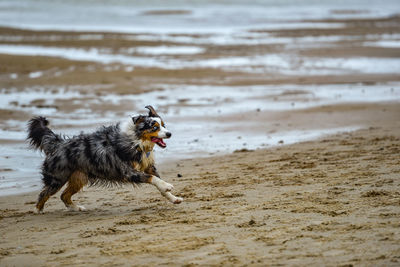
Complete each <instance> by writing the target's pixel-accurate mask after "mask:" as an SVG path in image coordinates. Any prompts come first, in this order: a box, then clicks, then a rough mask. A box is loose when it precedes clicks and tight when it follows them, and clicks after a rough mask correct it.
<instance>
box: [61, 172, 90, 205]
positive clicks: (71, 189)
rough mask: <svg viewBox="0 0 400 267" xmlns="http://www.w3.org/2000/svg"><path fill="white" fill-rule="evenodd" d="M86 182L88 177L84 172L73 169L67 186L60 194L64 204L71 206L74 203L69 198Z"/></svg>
mask: <svg viewBox="0 0 400 267" xmlns="http://www.w3.org/2000/svg"><path fill="white" fill-rule="evenodd" d="M87 183H88V178H87V176H86V174H84V173H82V172H80V171H75V172H74V173H73V174H72V175H71V177H70V178H69V181H68V186H67V188H66V189H65V190H64V192H63V193H62V194H61V200H62V201H63V202H64V204H65V206H67V207H70V206H73V205H74V203H73V202H72V200H71V197H72V195H74V194H75V193H78V192H79V191H80V190H81V189H82V187H84V186H85V185H86V184H87Z"/></svg>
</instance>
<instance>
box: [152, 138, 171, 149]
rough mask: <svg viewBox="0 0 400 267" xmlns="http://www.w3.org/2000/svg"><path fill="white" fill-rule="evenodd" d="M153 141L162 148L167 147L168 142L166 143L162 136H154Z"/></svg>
mask: <svg viewBox="0 0 400 267" xmlns="http://www.w3.org/2000/svg"><path fill="white" fill-rule="evenodd" d="M151 142H153V143H156V144H157V145H159V146H160V147H162V148H166V147H167V144H165V143H164V140H163V139H162V138H158V137H152V138H151Z"/></svg>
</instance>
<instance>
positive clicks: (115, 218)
mask: <svg viewBox="0 0 400 267" xmlns="http://www.w3.org/2000/svg"><path fill="white" fill-rule="evenodd" d="M382 121H385V117H384V116H382V118H381V122H380V126H378V127H370V128H368V129H364V130H359V131H356V132H352V133H343V134H337V135H333V136H329V137H326V138H323V139H321V140H317V141H312V142H305V143H300V144H295V145H289V146H280V147H276V148H273V149H269V150H256V151H238V152H236V153H233V154H232V155H227V156H223V157H213V158H205V159H193V160H183V161H179V162H175V163H173V164H171V163H170V164H168V165H163V166H160V170H161V174H162V176H163V177H164V178H165V179H166V180H167V181H169V182H172V183H173V184H174V185H175V190H174V191H175V192H176V193H177V195H179V196H182V197H184V199H185V200H184V202H183V203H182V204H180V205H172V204H170V203H168V202H167V201H166V200H164V199H163V198H162V197H161V196H160V195H159V193H158V192H157V191H156V189H155V188H152V187H151V186H143V187H142V188H139V189H133V188H131V187H130V186H126V187H122V188H118V189H116V188H114V189H104V188H94V187H91V188H86V189H84V190H83V192H81V193H79V194H77V196H76V197H75V200H76V202H77V203H80V204H83V205H85V206H86V208H88V211H87V212H68V211H65V210H64V207H63V204H62V202H61V201H60V200H59V193H58V194H57V195H56V197H52V198H51V199H50V200H49V202H48V204H47V206H46V209H45V210H46V213H45V214H42V215H36V214H33V213H32V208H33V206H34V202H35V199H36V196H37V193H31V194H25V195H18V196H9V197H2V198H0V210H1V219H0V226H1V227H0V229H1V230H0V233H1V236H2V240H1V241H0V258H1V262H2V265H3V266H14V265H23V264H28V263H29V265H43V266H53V265H54V264H57V265H61V266H64V265H65V266H66V265H68V266H71V265H74V266H77V265H79V266H83V265H85V266H87V265H89V266H99V265H107V266H109V265H117V266H131V265H132V264H134V265H137V266H149V265H168V266H176V265H185V266H194V265H198V264H199V265H256V266H257V265H258V266H265V265H273V266H275V265H298V266H306V265H331V266H338V265H346V266H350V265H362V266H364V265H375V266H376V265H380V266H396V265H398V264H399V261H400V246H399V242H400V240H399V237H400V230H399V229H400V224H399V218H400V194H399V190H400V167H399V166H400V161H399V158H400V157H399V156H400V149H399V148H400V124H399V121H392V123H390V124H386V126H383V125H382ZM386 122H387V120H386ZM178 175H179V176H181V177H178Z"/></svg>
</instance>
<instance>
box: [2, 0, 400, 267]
mask: <svg viewBox="0 0 400 267" xmlns="http://www.w3.org/2000/svg"><path fill="white" fill-rule="evenodd" d="M50 2H51V3H50ZM50 2H46V1H43V2H41V3H39V4H38V5H39V7H40V5H48V8H49V11H51V12H53V16H52V19H51V20H49V19H48V18H47V17H46V16H44V15H43V13H41V12H42V11H41V9H40V8H32V12H27V10H29V9H25V8H22V7H21V6H14V5H15V3H14V2H12V1H10V2H7V3H8V4H7V5H5V8H4V9H3V10H0V62H1V64H0V146H1V151H0V266H55V265H56V266H398V265H399V262H400V120H399V118H400V75H399V69H400V45H399V43H400V27H399V26H400V17H399V14H398V13H396V12H397V10H400V8H398V4H396V2H395V1H388V2H387V6H385V5H381V4H380V2H379V1H377V2H376V3H375V2H374V1H372V2H373V3H374V4H373V3H371V6H365V7H364V6H360V3H359V2H358V1H357V0H353V1H350V2H349V5H348V6H347V7H346V8H343V7H342V6H340V3H339V4H337V5H334V4H333V3H332V4H329V5H328V4H326V5H325V4H320V5H316V6H314V5H313V3H314V2H313V1H311V2H313V3H308V2H307V1H305V2H304V3H303V4H302V5H299V6H298V7H297V8H296V9H293V6H292V5H288V6H284V5H283V6H281V4H280V3H278V4H276V3H275V2H274V1H272V0H271V3H272V4H273V8H272V9H271V8H270V7H266V6H265V5H262V4H260V3H259V1H249V3H247V2H246V4H243V3H241V2H240V1H227V3H225V4H226V6H224V8H226V9H223V10H224V12H221V10H222V9H221V7H220V5H219V4H218V3H214V2H207V4H205V5H204V6H203V5H202V6H198V5H196V4H195V2H193V3H194V4H193V3H192V2H190V1H189V2H190V3H188V4H187V5H183V6H182V3H181V2H180V1H178V2H174V1H171V3H170V5H171V6H170V7H168V8H165V7H157V6H154V7H153V6H151V1H150V4H143V3H141V2H140V1H138V3H137V6H135V8H136V9H135V8H132V6H129V5H128V4H129V3H125V2H124V3H122V2H121V3H122V4H121V3H119V2H118V3H114V2H113V3H111V2H108V1H99V2H98V7H97V8H98V9H95V10H92V9H90V10H92V11H93V12H92V13H90V14H91V15H92V20H89V21H85V20H84V19H83V18H84V17H85V12H86V11H85V10H89V9H87V8H88V6H87V5H86V4H85V3H83V2H82V3H80V5H82V6H81V8H76V7H74V6H71V5H66V4H65V3H64V2H63V1H50ZM139 2H140V3H139ZM156 2H157V1H156ZM289 2H290V1H289ZM378 2H379V3H378ZM23 3H24V4H26V5H27V6H29V5H32V3H34V7H36V5H37V4H36V2H34V1H31V0H23ZM110 3H111V4H110ZM135 3H136V2H135ZM124 4H126V5H128V6H124ZM110 5H111V6H110ZM331 5H332V6H331ZM391 5H392V8H391ZM78 6H79V5H77V7H78ZM90 8H91V7H90ZM297 9H298V10H297ZM392 9H393V10H392ZM7 12H8V13H7ZM18 12H21V13H18ZM24 12H25V13H24ZM81 12H82V13H81ZM15 14H25V15H21V16H20V18H19V19H16V18H17V17H18V16H16V15H15ZM104 14H107V16H104ZM7 16H9V18H8V20H7ZM74 16H75V17H74ZM274 16H275V17H274ZM71 18H73V19H74V18H75V19H76V20H71ZM66 21H69V22H68V23H66ZM132 21H134V22H135V23H136V24H134V23H133V22H132ZM85 23H86V24H85ZM129 23H133V24H134V25H133V24H132V25H131V26H132V27H128V26H129V25H130V24H129ZM164 24H165V25H164ZM95 26H96V27H95ZM149 104H150V105H153V106H155V107H156V109H157V111H158V112H159V114H162V117H163V118H164V120H165V122H166V123H167V125H168V128H169V129H170V130H171V131H172V132H173V138H171V139H169V140H168V141H167V145H168V146H167V148H166V149H165V150H161V149H156V151H155V154H156V159H157V160H156V161H157V162H158V164H157V165H158V169H159V171H160V174H161V176H162V178H163V179H165V180H166V181H168V182H170V183H172V184H173V185H174V186H175V189H174V193H175V194H176V195H177V196H181V197H183V198H184V202H183V203H181V204H179V205H173V204H170V203H168V202H167V201H166V200H165V199H164V198H163V197H162V196H161V195H160V194H159V193H158V191H157V190H156V189H155V188H154V187H152V186H150V185H144V186H142V187H140V188H133V187H132V186H124V187H120V188H101V187H100V188H99V187H85V188H84V190H83V191H82V192H80V193H78V194H76V195H75V196H74V201H76V202H77V203H79V204H81V205H84V206H85V207H86V208H87V211H86V212H71V211H67V210H66V209H65V207H64V205H63V203H62V202H61V201H60V193H58V194H56V195H55V196H53V197H52V198H50V200H49V201H48V202H47V203H46V207H45V213H44V214H41V215H37V214H34V213H33V210H34V206H35V202H36V199H37V195H38V191H39V189H40V186H41V183H40V174H39V168H40V164H41V161H42V159H43V157H42V155H40V153H36V152H33V151H32V150H29V149H28V146H27V143H26V141H25V137H26V122H27V120H29V119H30V118H31V116H33V115H42V116H46V117H47V118H48V119H49V120H50V122H51V127H52V128H53V129H54V130H55V131H56V132H61V133H66V134H67V135H74V134H78V133H79V132H81V131H85V132H87V131H93V130H94V129H96V128H97V127H99V126H101V125H109V124H113V123H116V122H118V121H120V120H123V119H124V118H129V116H131V115H133V114H137V113H144V112H145V110H144V106H146V105H149Z"/></svg>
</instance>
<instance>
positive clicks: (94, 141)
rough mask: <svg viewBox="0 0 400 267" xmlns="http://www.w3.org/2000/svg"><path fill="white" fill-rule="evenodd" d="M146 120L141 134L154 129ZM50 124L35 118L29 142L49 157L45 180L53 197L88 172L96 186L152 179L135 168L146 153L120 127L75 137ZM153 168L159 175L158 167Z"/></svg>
mask: <svg viewBox="0 0 400 267" xmlns="http://www.w3.org/2000/svg"><path fill="white" fill-rule="evenodd" d="M142 117H143V118H144V122H145V123H143V124H142V123H141V124H142V125H141V128H142V129H137V131H139V130H143V129H144V128H147V127H151V123H150V121H151V120H146V117H148V116H142ZM134 119H138V118H137V117H134V118H132V120H134ZM47 125H48V121H47V119H46V118H44V117H34V118H32V119H31V120H30V121H29V123H28V140H29V142H30V144H31V146H32V147H33V148H35V149H40V150H41V151H43V152H44V153H45V154H46V158H45V160H44V162H43V165H42V176H43V178H42V180H43V183H44V185H45V188H47V190H48V192H49V193H50V194H53V193H54V191H55V192H56V191H58V190H59V189H60V188H61V187H62V186H63V185H64V184H65V183H66V182H67V181H68V179H69V177H70V176H71V175H72V173H73V172H75V171H80V172H83V173H85V174H86V175H87V176H88V180H89V183H90V184H92V185H93V184H99V185H106V186H107V185H114V184H124V183H132V184H140V183H143V182H146V181H147V180H148V179H149V178H150V175H149V174H147V173H144V172H140V171H137V170H135V169H134V168H133V166H132V162H140V161H141V159H142V153H145V152H143V151H141V149H140V148H139V144H138V143H137V142H135V140H132V137H130V136H128V135H127V134H126V133H123V132H122V131H121V129H120V125H119V124H117V125H113V126H108V127H105V126H103V127H101V128H100V129H98V130H97V131H96V132H94V133H90V134H85V133H81V134H79V135H77V136H73V137H71V138H68V137H64V136H61V135H58V134H55V133H54V132H53V131H52V130H50V129H49V128H48V127H47ZM136 134H139V133H136ZM151 168H152V171H153V173H154V174H155V175H156V176H159V175H158V174H157V172H156V169H155V167H154V166H152V167H151ZM42 193H43V192H42ZM43 194H45V193H43ZM39 198H40V197H39Z"/></svg>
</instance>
